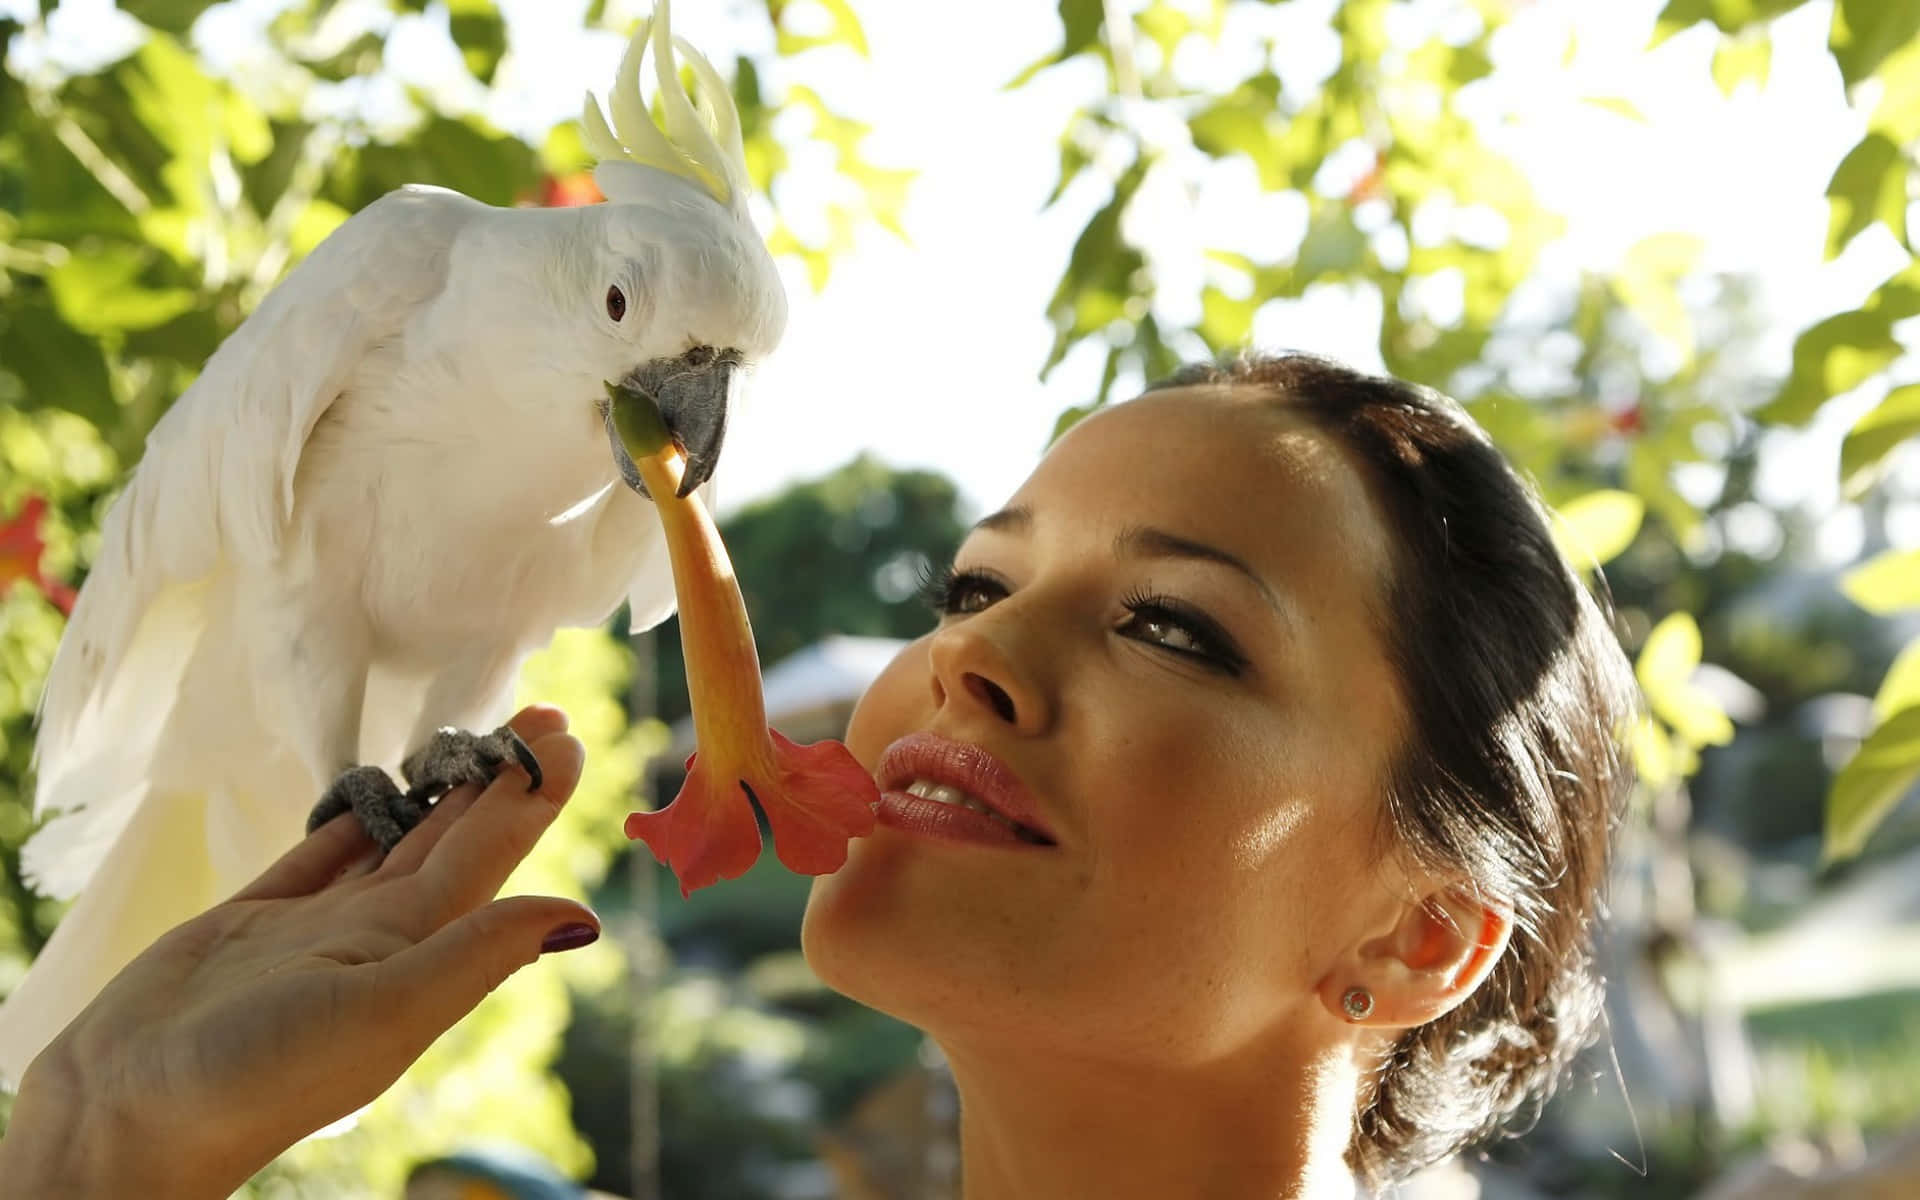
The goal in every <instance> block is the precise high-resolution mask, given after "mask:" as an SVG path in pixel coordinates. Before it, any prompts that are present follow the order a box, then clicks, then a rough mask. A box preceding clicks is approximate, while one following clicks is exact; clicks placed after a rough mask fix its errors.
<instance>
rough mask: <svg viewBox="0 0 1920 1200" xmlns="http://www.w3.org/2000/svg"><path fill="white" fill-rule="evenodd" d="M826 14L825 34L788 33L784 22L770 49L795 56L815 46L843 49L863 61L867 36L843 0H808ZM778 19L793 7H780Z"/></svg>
mask: <svg viewBox="0 0 1920 1200" xmlns="http://www.w3.org/2000/svg"><path fill="white" fill-rule="evenodd" d="M812 3H813V4H815V5H818V6H819V7H820V8H821V9H822V10H823V11H825V13H826V14H827V19H828V22H829V24H828V28H827V32H825V33H819V34H800V33H794V32H792V31H790V30H788V29H787V28H786V26H785V23H784V21H783V22H782V24H781V25H780V28H779V29H778V30H777V32H776V34H775V45H774V48H775V49H776V50H778V51H779V52H780V53H781V54H788V55H791V54H799V53H801V52H803V51H806V50H811V49H813V48H814V47H816V46H846V47H847V48H849V49H851V50H852V51H853V52H854V53H855V54H858V55H860V56H861V57H863V58H864V57H866V55H867V53H868V51H867V34H866V31H865V30H864V29H862V28H861V27H860V18H859V16H858V15H856V14H855V13H854V11H853V7H852V6H851V5H850V4H848V3H847V0H812ZM780 11H781V16H782V17H784V16H785V14H786V13H789V12H793V11H795V6H794V5H790V4H789V5H782V6H781V10H780Z"/></svg>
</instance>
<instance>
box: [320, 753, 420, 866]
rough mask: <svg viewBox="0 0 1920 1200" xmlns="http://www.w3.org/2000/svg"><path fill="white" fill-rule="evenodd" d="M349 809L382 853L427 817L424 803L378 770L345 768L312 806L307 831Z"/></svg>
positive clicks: (398, 842)
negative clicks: (378, 845) (402, 789)
mask: <svg viewBox="0 0 1920 1200" xmlns="http://www.w3.org/2000/svg"><path fill="white" fill-rule="evenodd" d="M349 810H351V811H352V812H353V815H354V816H356V817H358V818H359V819H360V826H361V828H363V829H365V830H366V831H367V835H368V836H369V837H371V838H372V839H373V840H374V841H376V842H378V843H379V844H380V848H381V849H382V850H383V851H384V850H391V849H393V848H394V847H395V846H397V845H399V844H400V839H401V838H403V837H405V836H407V830H409V829H412V828H413V827H414V826H415V825H418V824H419V823H420V821H421V819H422V818H424V817H425V816H426V815H427V804H426V802H425V801H424V800H422V799H419V798H417V797H415V796H413V795H411V794H409V793H407V792H403V791H401V790H400V788H399V786H398V785H396V784H395V783H394V782H393V780H392V778H391V777H389V776H388V775H387V773H386V772H385V771H383V770H381V769H380V768H379V767H348V768H347V769H346V770H345V771H342V772H341V773H340V775H339V777H338V778H336V779H335V780H334V781H333V782H332V783H331V784H329V785H328V787H327V791H326V794H325V795H323V796H321V797H320V803H318V804H316V805H314V806H313V812H312V813H310V814H308V816H307V832H308V833H312V832H313V831H314V830H316V829H318V828H320V827H321V826H322V825H325V824H326V823H327V822H328V821H331V820H333V818H335V817H337V816H339V815H340V814H341V813H343V812H347V811H349Z"/></svg>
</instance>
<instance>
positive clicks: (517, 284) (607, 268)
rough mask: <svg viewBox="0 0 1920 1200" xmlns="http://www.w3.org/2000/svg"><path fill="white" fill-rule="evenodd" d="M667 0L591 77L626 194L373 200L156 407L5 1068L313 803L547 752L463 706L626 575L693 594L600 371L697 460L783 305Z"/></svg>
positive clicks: (59, 681) (92, 662) (644, 603)
mask: <svg viewBox="0 0 1920 1200" xmlns="http://www.w3.org/2000/svg"><path fill="white" fill-rule="evenodd" d="M667 7H668V6H667V0H660V4H659V8H658V10H657V11H656V13H655V14H654V17H653V18H652V19H651V20H650V21H649V22H648V23H646V24H644V25H643V26H642V27H641V28H640V30H639V31H638V33H637V34H636V35H635V37H634V38H633V40H632V42H631V44H630V45H629V46H628V48H627V51H626V54H625V57H624V58H623V59H622V61H621V64H620V69H619V72H618V75H617V78H616V80H615V83H614V86H613V88H612V91H611V93H610V95H609V98H608V99H609V106H610V108H611V111H612V117H613V120H612V126H611V128H609V126H608V123H607V121H606V119H605V118H604V117H603V116H602V114H601V110H600V106H599V105H598V104H597V103H596V102H595V100H594V98H593V97H592V96H591V95H589V96H588V97H587V101H586V107H585V111H584V113H583V115H582V120H583V122H584V126H585V134H586V139H587V144H588V146H589V148H591V149H592V150H593V151H594V153H595V155H596V156H597V157H598V159H599V162H598V165H597V166H596V168H595V172H594V179H595V181H596V182H597V183H598V185H599V187H600V189H601V191H602V192H603V193H604V194H605V196H606V197H607V202H606V203H603V204H595V205H590V206H585V207H576V208H563V209H542V208H507V209H503V208H494V207H492V206H490V205H487V204H483V203H480V202H479V201H476V200H473V199H470V198H468V197H466V196H463V195H460V194H459V193H457V192H451V191H446V190H444V189H439V188H433V187H422V186H410V187H406V188H402V189H400V190H398V191H396V192H393V193H391V194H389V195H387V196H385V197H382V198H381V199H380V200H379V201H377V202H375V203H374V204H372V205H370V206H369V207H368V208H366V209H365V210H364V211H362V212H360V213H358V214H357V215H355V216H354V217H352V218H351V219H350V220H348V221H347V222H345V223H344V224H343V225H341V226H340V228H339V229H338V230H337V231H335V232H334V233H333V235H332V236H331V237H329V238H327V239H326V241H325V242H323V243H322V244H321V245H320V246H319V247H318V248H317V249H315V250H314V251H313V253H312V254H311V255H310V256H309V257H308V258H307V259H306V260H305V261H303V262H302V263H301V264H300V265H299V266H298V267H297V268H296V269H295V270H294V271H293V272H292V273H291V274H290V275H289V276H288V277H287V279H286V280H285V281H284V282H283V283H281V284H280V286H279V287H278V288H276V289H275V290H274V291H273V292H272V293H271V294H270V295H269V296H268V297H267V298H266V300H265V301H264V302H262V304H261V305H260V307H259V309H258V311H256V312H255V313H254V314H253V315H252V316H251V317H249V318H248V319H247V321H246V322H245V323H244V324H243V325H241V327H240V328H239V329H238V330H236V331H235V332H234V333H233V335H232V336H231V337H229V338H228V339H227V340H226V342H225V343H224V344H223V345H222V346H221V347H220V349H219V350H218V351H217V352H216V353H215V354H214V355H213V357H212V358H211V359H209V360H208V362H207V365H206V369H205V370H204V372H203V373H202V374H201V376H200V378H199V379H198V381H196V382H195V383H194V385H193V386H192V387H191V388H190V389H188V391H187V393H186V395H184V396H183V397H182V398H181V399H180V401H179V403H177V404H176V405H175V406H174V407H173V409H172V410H171V411H169V412H168V413H167V414H166V416H165V417H164V418H163V419H162V420H161V421H160V422H159V424H157V425H156V426H155V427H154V430H153V433H152V435H151V436H150V437H149V438H148V440H147V449H146V453H145V456H144V458H143V459H142V461H141V462H140V464H139V466H138V468H137V469H136V470H135V472H134V473H133V476H132V479H131V480H130V482H129V483H128V484H127V487H126V489H125V491H124V492H123V493H122V494H121V495H120V496H119V497H118V499H117V500H116V501H115V502H114V504H113V506H112V507H111V509H110V510H109V511H108V513H107V517H106V521H105V524H104V527H103V529H102V531H101V540H100V547H99V551H98V553H97V554H96V556H95V558H94V563H93V568H92V572H91V574H90V575H89V577H88V579H87V581H86V584H85V586H84V587H83V588H82V589H81V592H80V598H79V602H78V604H77V605H76V607H75V608H74V611H73V617H72V621H71V623H70V624H69V626H68V627H67V631H66V634H65V637H64V639H63V640H62V642H61V644H60V647H59V650H58V652H57V654H56V656H55V659H54V663H53V668H52V671H51V673H50V675H49V677H48V679H47V684H46V689H45V694H44V698H43V701H42V710H41V715H40V725H39V732H38V743H37V748H36V755H37V762H38V771H39V781H38V789H37V792H36V798H35V808H36V812H38V813H40V814H44V815H45V816H47V817H48V818H49V819H48V821H47V823H46V824H45V825H44V826H43V828H42V829H41V830H40V831H39V832H38V833H37V834H36V835H35V836H34V838H33V839H32V840H31V841H30V842H29V843H28V845H27V847H26V850H25V854H24V872H25V875H26V877H27V879H28V881H29V882H30V883H31V884H32V885H33V886H34V887H35V888H36V889H37V890H39V891H40V892H42V893H44V894H46V895H50V896H54V897H60V898H66V897H73V898H75V901H74V904H73V906H72V908H71V909H70V910H69V911H68V913H67V915H66V917H65V919H64V920H63V921H62V922H61V923H60V925H59V927H58V928H57V929H56V931H55V933H54V935H53V938H52V940H51V941H50V942H49V944H48V945H47V946H46V948H45V950H44V951H43V953H42V954H41V955H40V956H39V958H38V959H37V960H36V961H35V962H34V963H33V965H32V968H31V969H30V971H29V972H28V974H27V976H26V978H25V979H24V980H23V981H22V983H21V984H20V986H19V987H18V988H17V989H16V990H15V991H14V992H13V994H12V995H11V996H10V997H9V998H8V999H7V1001H6V1003H5V1004H4V1006H0V1076H4V1077H6V1078H8V1079H10V1080H12V1081H13V1082H15V1083H17V1082H18V1080H19V1078H20V1076H21V1075H22V1073H23V1072H24V1071H25V1069H26V1066H27V1064H28V1063H29V1062H30V1061H31V1060H32V1058H33V1057H34V1056H35V1055H36V1054H37V1053H38V1052H39V1051H40V1049H41V1048H42V1047H43V1046H44V1045H45V1044H46V1043H47V1042H48V1041H49V1040H51V1038H52V1037H53V1036H54V1035H55V1034H56V1033H58V1031H59V1030H60V1029H61V1028H62V1027H64V1025H65V1024H66V1023H67V1022H68V1021H69V1020H71V1019H72V1017H73V1016H74V1015H75V1014H76V1013H77V1012H78V1011H79V1009H80V1008H81V1007H83V1006H84V1005H85V1004H86V1002H87V1001H88V1000H89V999H91V998H92V996H93V995H94V994H95V993H96V992H97V991H98V990H99V988H100V987H101V986H102V985H103V984H104V983H105V982H106V981H107V980H108V979H109V978H110V977H111V976H112V975H113V974H114V973H115V972H116V971H118V970H119V969H120V967H122V966H123V965H124V964H125V963H126V962H127V961H128V960H129V959H131V958H132V957H133V955H135V954H137V953H138V952H139V951H140V950H141V949H143V948H145V947H146V946H147V945H148V944H150V943H151V942H152V941H153V940H154V939H155V938H156V937H157V936H158V935H159V934H161V933H162V932H164V931H165V930H167V929H168V928H170V927H172V926H173V925H175V924H178V923H179V922H180V921H182V920H185V919H186V918H188V917H189V916H191V915H193V914H194V913H196V912H199V911H202V910H204V909H205V908H207V907H209V906H210V905H211V904H213V903H215V902H217V901H218V900H219V899H220V898H222V897H223V896H225V895H228V894H230V893H231V892H232V891H233V890H235V889H237V888H238V887H240V886H241V885H243V884H244V883H245V882H247V881H248V880H250V879H252V878H253V877H254V876H255V875H257V874H258V873H259V872H260V871H262V870H263V869H265V868H266V866H267V865H268V864H270V863H271V862H272V861H273V860H274V859H275V858H276V857H278V856H279V855H280V854H281V853H283V852H284V851H285V850H286V849H287V848H288V847H290V846H291V845H293V844H294V843H295V842H296V841H298V840H299V838H300V837H301V836H302V834H303V831H304V829H305V827H306V823H307V819H308V817H309V814H310V810H311V811H312V812H313V814H314V815H315V816H324V815H326V814H327V813H329V812H337V811H340V810H341V809H343V808H346V807H352V808H354V809H355V811H357V812H359V813H360V815H361V817H362V820H363V821H365V822H366V823H367V824H368V828H369V830H370V831H371V832H373V833H374V835H375V836H376V837H377V838H379V839H381V840H382V841H383V842H387V843H391V841H392V840H394V839H396V838H397V837H398V836H399V833H400V832H402V826H404V825H405V824H407V823H408V822H409V821H410V820H414V819H417V818H418V815H419V813H420V812H421V811H423V810H424V802H425V801H426V800H427V799H430V798H431V797H432V796H433V795H435V794H438V793H439V792H442V791H444V790H445V789H446V788H447V787H449V786H452V785H453V784H455V783H458V782H462V781H464V780H468V779H473V778H475V777H477V776H481V777H491V775H492V774H493V772H494V771H495V770H496V769H497V768H498V766H499V765H500V763H501V762H502V761H503V760H504V758H505V757H506V756H507V755H510V754H517V755H520V756H521V757H522V760H523V761H526V762H527V765H528V768H529V771H530V772H537V769H538V768H537V764H534V763H532V762H531V761H530V759H531V756H530V755H529V754H528V753H527V752H526V749H525V747H524V746H521V745H517V744H515V743H516V742H517V739H513V738H512V735H511V734H510V732H503V731H500V730H495V731H494V732H493V733H491V734H474V733H464V732H457V731H465V730H484V729H487V728H489V727H493V726H496V725H498V724H499V723H500V722H502V721H503V720H504V719H505V718H506V715H507V711H508V708H509V706H510V704H511V702H512V691H513V685H514V681H515V677H516V675H517V673H518V670H519V667H520V665H521V663H522V662H523V661H524V660H525V659H526V657H527V656H528V655H529V654H531V653H533V652H534V651H536V650H538V649H540V648H541V647H543V646H544V645H546V643H547V642H548V641H549V640H550V639H551V637H552V635H553V633H554V631H555V630H556V629H558V628H560V627H562V626H581V625H586V626H591V625H596V624H599V623H601V622H603V621H605V620H606V619H607V618H608V617H609V616H610V615H611V614H612V613H613V612H614V611H615V610H616V609H617V608H618V606H619V605H620V603H621V601H622V600H626V601H628V602H629V603H630V606H631V608H630V611H631V623H632V628H634V629H636V630H638V629H644V628H646V627H648V626H651V625H653V624H655V623H657V622H659V621H661V620H663V619H664V618H665V617H666V616H667V615H668V614H669V613H671V612H672V610H673V604H674V590H673V580H672V576H671V573H670V570H669V566H668V561H667V554H666V548H665V544H664V541H663V539H662V536H661V529H660V523H659V521H658V519H657V517H656V516H655V514H654V513H653V511H652V505H651V503H650V501H649V500H648V499H647V498H645V489H644V488H642V487H641V485H640V482H639V476H638V474H637V472H636V471H635V469H634V466H633V463H632V460H631V459H630V458H629V457H628V456H627V454H626V452H625V450H624V449H623V448H622V446H621V442H620V438H619V437H618V436H617V433H616V431H615V430H614V429H613V428H612V425H611V422H610V419H609V417H608V413H607V408H608V401H607V395H608V392H607V387H606V385H607V383H608V382H617V383H621V384H624V385H626V386H628V387H633V388H638V389H640V390H642V391H645V392H648V393H650V394H651V395H652V396H653V397H655V399H656V400H657V402H658V404H659V407H660V409H661V411H662V412H663V413H664V415H665V417H666V419H667V422H668V424H669V425H670V426H671V427H672V429H673V431H674V433H675V435H676V436H677V437H678V438H679V439H680V440H681V441H682V442H683V443H684V444H685V445H686V447H687V449H688V454H689V462H690V469H689V473H688V477H687V485H686V486H687V488H688V489H691V488H693V487H697V486H700V485H702V484H703V483H705V482H706V481H707V480H708V479H709V478H710V476H711V474H712V472H713V468H714V465H715V460H716V458H717V456H718V455H719V453H720V446H721V439H722V436H723V434H724V432H725V428H726V421H727V413H728V406H729V403H730V401H731V399H732V398H733V394H734V390H735V388H736V386H737V381H738V378H739V377H740V376H741V374H742V373H743V371H745V370H746V369H747V368H749V367H751V366H752V365H753V364H754V363H755V362H756V361H758V360H760V359H761V358H763V357H764V356H765V355H767V354H768V353H769V352H771V351H772V350H773V348H774V345H775V343H776V342H777V341H778V340H779V337H780V334H781V332H782V330H783V329H784V327H785V324H786V311H787V310H786V298H785V293H784V292H783V290H782V288H781V284H780V280H779V276H778V273H777V271H776V268H775V266H774V263H773V260H772V258H771V257H770V255H769V254H768V252H767V249H766V245H765V243H764V242H763V241H762V239H761V238H760V236H759V235H758V233H757V232H756V231H755V229H754V226H753V222H752V220H751V218H750V217H749V215H748V208H747V202H748V192H749V186H750V184H749V181H748V178H747V167H746V159H745V156H744V154H743V152H742V145H741V134H740V120H739V115H738V113H737V111H736V110H735V108H734V105H733V102H732V99H731V97H730V95H729V93H728V89H727V86H726V84H725V82H724V81H723V80H722V79H721V77H720V75H719V73H718V72H717V71H715V70H714V68H713V66H712V65H711V64H710V63H708V61H707V60H706V59H705V58H703V57H701V55H700V54H699V53H698V52H697V51H695V50H694V49H693V47H691V46H689V45H688V44H687V43H686V42H685V41H684V40H682V39H678V38H674V37H673V36H672V35H671V33H670V31H669V28H668V11H667ZM676 47H677V48H678V50H679V52H680V57H681V58H682V59H684V61H685V63H686V65H687V67H688V68H690V69H691V72H692V76H693V80H694V85H693V87H692V89H691V95H689V91H688V89H687V88H686V87H684V86H683V84H682V82H681V76H680V67H679V66H678V65H677V64H676V62H675V58H674V50H675V48H676ZM649 50H651V52H652V55H653V60H654V62H653V65H654V69H655V72H656V75H657V79H658V92H659V105H660V111H661V112H662V113H663V115H664V120H663V121H662V122H661V123H659V124H656V123H655V121H654V119H653V117H652V114H651V112H650V110H649V107H648V105H647V102H646V101H645V100H644V99H643V97H642V94H641V89H640V72H641V69H642V65H643V62H644V60H645V58H646V56H647V53H648V51H649ZM369 764H371V765H369ZM394 765H401V770H402V773H403V775H404V777H405V778H406V779H407V781H408V783H409V784H410V785H412V786H411V788H410V789H409V792H408V793H402V792H401V790H400V789H399V788H398V787H396V786H395V785H394V784H393V783H392V782H391V780H390V778H389V777H388V775H387V773H386V771H385V770H384V769H382V768H385V767H390V766H394ZM317 797H320V798H322V803H321V806H320V807H318V808H316V806H315V800H316V798H317Z"/></svg>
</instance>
